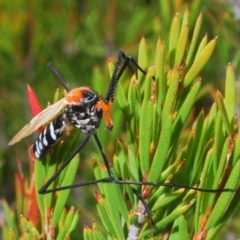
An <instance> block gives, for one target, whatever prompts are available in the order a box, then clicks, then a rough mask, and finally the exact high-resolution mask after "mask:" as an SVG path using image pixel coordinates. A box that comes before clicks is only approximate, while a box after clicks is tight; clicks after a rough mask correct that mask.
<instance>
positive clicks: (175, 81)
mask: <svg viewBox="0 0 240 240" xmlns="http://www.w3.org/2000/svg"><path fill="white" fill-rule="evenodd" d="M179 77H180V74H179V72H178V71H173V76H172V79H171V82H170V86H169V89H168V91H167V95H166V99H165V101H164V106H163V111H162V119H161V120H162V124H164V123H165V121H166V119H167V118H168V116H169V114H171V113H173V111H174V103H175V100H176V97H177V89H178V85H179Z"/></svg>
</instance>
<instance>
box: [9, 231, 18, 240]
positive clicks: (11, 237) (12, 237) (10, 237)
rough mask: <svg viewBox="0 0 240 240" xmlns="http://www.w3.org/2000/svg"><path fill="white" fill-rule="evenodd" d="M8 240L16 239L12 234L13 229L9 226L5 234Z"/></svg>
mask: <svg viewBox="0 0 240 240" xmlns="http://www.w3.org/2000/svg"><path fill="white" fill-rule="evenodd" d="M6 239H8V240H16V239H17V238H16V237H15V235H14V232H13V230H12V229H11V228H10V229H8V234H7V238H6Z"/></svg>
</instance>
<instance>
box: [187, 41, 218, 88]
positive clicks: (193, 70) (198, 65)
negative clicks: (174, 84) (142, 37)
mask: <svg viewBox="0 0 240 240" xmlns="http://www.w3.org/2000/svg"><path fill="white" fill-rule="evenodd" d="M216 42H217V38H215V39H213V40H212V41H211V42H209V43H208V44H207V45H206V47H204V49H203V50H202V51H201V52H200V53H199V55H198V56H197V58H196V59H195V61H194V63H193V64H192V66H191V67H190V69H189V71H188V72H187V74H186V76H185V78H184V80H183V85H184V87H187V86H188V85H190V84H191V83H192V81H193V80H194V79H195V78H196V76H197V75H198V74H199V72H200V71H201V70H202V68H203V67H204V65H205V64H206V63H207V61H208V60H209V58H210V57H211V55H212V52H213V50H214V48H215V46H216Z"/></svg>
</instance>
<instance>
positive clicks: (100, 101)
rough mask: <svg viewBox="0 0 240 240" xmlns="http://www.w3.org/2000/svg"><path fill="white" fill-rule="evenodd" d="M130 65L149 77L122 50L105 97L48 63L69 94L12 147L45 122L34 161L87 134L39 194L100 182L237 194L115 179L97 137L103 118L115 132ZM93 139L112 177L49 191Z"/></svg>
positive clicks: (36, 119)
mask: <svg viewBox="0 0 240 240" xmlns="http://www.w3.org/2000/svg"><path fill="white" fill-rule="evenodd" d="M131 65H133V67H136V68H137V69H138V70H140V71H141V72H142V73H143V74H146V72H145V70H143V69H142V68H141V67H140V66H139V65H138V64H137V63H136V62H135V60H134V59H133V58H132V57H130V56H126V55H125V54H124V53H123V52H122V51H119V53H118V58H117V62H116V66H115V69H114V71H113V75H112V78H111V81H110V85H109V87H108V91H107V94H106V97H103V96H102V95H100V94H99V93H97V92H96V91H94V90H93V89H91V88H90V87H79V88H75V89H70V88H69V87H68V86H67V84H66V83H65V81H64V80H63V78H62V77H61V75H60V74H59V73H58V71H57V70H56V69H55V68H54V67H53V65H52V64H51V63H48V67H49V68H50V70H51V71H52V72H53V73H54V74H55V76H56V77H57V78H58V80H59V81H60V82H61V84H62V85H63V87H64V88H65V89H66V90H67V92H68V94H67V96H66V97H64V98H63V99H61V100H59V101H58V102H56V103H55V104H53V105H51V106H50V107H48V108H46V109H45V110H43V111H42V112H40V113H39V114H38V115H36V116H35V117H34V118H33V119H32V120H31V121H30V122H29V123H28V124H26V125H25V126H24V127H23V128H22V129H21V130H20V131H19V132H18V133H17V134H16V135H15V136H14V137H13V138H12V139H11V141H10V142H9V145H13V144H15V143H17V142H18V141H20V140H21V139H22V138H25V137H27V136H28V135H30V134H32V133H33V132H34V131H36V130H37V129H38V128H39V127H41V126H43V125H45V124H46V123H48V124H47V125H46V126H45V127H44V130H43V131H42V132H41V133H40V134H39V135H38V137H37V140H36V141H35V143H34V144H33V145H32V146H31V148H30V155H31V157H32V158H33V159H41V158H43V157H44V155H45V154H46V153H47V152H48V151H49V150H50V149H51V148H52V147H53V146H54V145H55V144H56V143H57V142H58V141H59V140H60V139H61V138H62V137H63V136H64V135H66V134H67V133H68V132H70V131H71V130H72V129H74V128H77V129H79V130H80V131H81V132H83V133H84V134H85V138H84V139H83V140H82V142H81V143H80V144H79V146H78V147H77V148H76V149H75V150H74V151H73V152H72V153H71V155H69V156H68V158H67V160H66V161H65V162H64V163H63V164H62V165H61V167H60V168H59V169H58V170H57V171H56V172H55V174H53V176H52V177H51V178H50V179H49V180H48V181H47V182H46V183H45V184H44V186H43V187H42V188H41V189H40V190H39V191H38V192H39V193H41V194H45V193H49V192H54V191H59V190H64V189H69V188H75V187H81V186H87V185H91V184H96V183H99V182H106V183H111V182H112V183H117V184H132V185H149V186H167V187H176V188H185V189H194V190H197V191H201V192H224V191H226V192H227V191H234V190H232V189H215V190H214V189H202V188H198V187H189V186H184V185H181V184H176V183H162V182H160V183H158V182H137V181H124V180H121V179H115V178H114V175H113V173H112V170H111V167H110V164H109V161H108V159H107V156H106V154H105V152H104V150H103V147H102V144H101V141H100V140H99V138H98V135H97V132H96V129H97V128H98V127H99V125H100V122H101V119H102V118H103V119H104V120H105V123H106V128H107V129H108V130H110V131H111V130H112V128H113V122H112V120H111V117H110V110H111V106H112V104H113V102H114V99H115V93H116V88H117V84H118V81H119V79H120V77H121V75H122V74H123V72H124V70H125V69H126V68H127V67H130V68H131V69H132V67H131ZM49 122H50V123H49ZM91 136H93V137H94V139H95V141H96V143H97V146H98V148H99V150H100V152H101V155H102V157H103V160H104V164H105V166H106V168H107V171H108V175H109V177H107V178H102V179H96V180H93V181H89V182H85V183H79V184H73V185H71V186H62V187H58V188H54V189H48V187H49V185H50V184H51V183H52V182H53V181H54V180H55V179H56V178H57V177H58V175H59V174H60V173H61V172H62V171H63V169H64V168H65V167H66V166H67V165H68V164H69V163H70V162H71V160H72V159H73V157H74V156H75V155H76V154H77V153H78V152H79V151H80V150H81V149H82V148H83V147H84V145H85V144H86V143H87V142H88V140H89V138H90V137H91Z"/></svg>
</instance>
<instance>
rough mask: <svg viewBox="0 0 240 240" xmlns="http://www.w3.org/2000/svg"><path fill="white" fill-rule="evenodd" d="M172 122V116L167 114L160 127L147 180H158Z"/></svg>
mask: <svg viewBox="0 0 240 240" xmlns="http://www.w3.org/2000/svg"><path fill="white" fill-rule="evenodd" d="M172 123H173V117H172V115H169V116H168V118H167V119H166V121H165V124H164V126H163V128H162V132H161V135H160V139H159V142H158V146H157V149H156V153H155V155H154V158H153V162H152V165H151V169H150V173H149V176H148V181H149V182H156V181H158V179H159V176H160V174H161V172H162V168H163V166H164V163H165V161H166V158H167V155H168V151H169V146H170V142H171V132H172Z"/></svg>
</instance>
